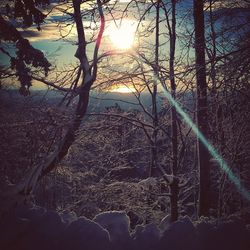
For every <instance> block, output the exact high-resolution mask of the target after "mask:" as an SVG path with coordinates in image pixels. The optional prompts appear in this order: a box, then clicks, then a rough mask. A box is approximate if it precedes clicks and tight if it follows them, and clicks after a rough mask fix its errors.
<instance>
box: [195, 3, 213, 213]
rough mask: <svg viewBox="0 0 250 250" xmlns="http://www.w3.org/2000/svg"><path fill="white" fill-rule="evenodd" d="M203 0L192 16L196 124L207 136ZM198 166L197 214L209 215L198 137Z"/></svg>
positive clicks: (206, 172) (205, 158)
mask: <svg viewBox="0 0 250 250" xmlns="http://www.w3.org/2000/svg"><path fill="white" fill-rule="evenodd" d="M203 7H204V6H203V1H200V0H193V8H194V9H193V16H194V29H195V59H196V82H197V103H196V107H197V117H196V118H197V126H198V128H199V131H200V132H201V133H202V134H203V135H204V136H205V137H206V138H207V136H208V132H207V131H208V125H207V123H208V119H207V83H206V66H205V36H204V33H205V28H204V11H203ZM197 143H198V145H197V146H198V147H197V150H198V167H199V171H200V190H199V211H198V214H199V216H202V215H203V216H207V215H209V207H210V166H209V154H208V151H207V149H206V147H205V145H203V143H202V142H201V141H200V140H199V139H198V141H197Z"/></svg>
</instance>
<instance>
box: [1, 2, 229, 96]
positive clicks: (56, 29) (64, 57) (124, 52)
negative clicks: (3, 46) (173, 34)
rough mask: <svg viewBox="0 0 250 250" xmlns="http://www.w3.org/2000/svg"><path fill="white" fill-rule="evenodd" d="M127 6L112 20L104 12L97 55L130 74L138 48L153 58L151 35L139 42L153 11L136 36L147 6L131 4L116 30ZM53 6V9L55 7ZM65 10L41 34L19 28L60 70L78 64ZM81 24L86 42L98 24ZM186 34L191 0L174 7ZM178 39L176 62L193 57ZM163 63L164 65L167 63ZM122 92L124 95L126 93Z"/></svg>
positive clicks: (164, 55) (151, 21)
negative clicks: (109, 57) (185, 55)
mask: <svg viewBox="0 0 250 250" xmlns="http://www.w3.org/2000/svg"><path fill="white" fill-rule="evenodd" d="M111 2H112V1H111ZM128 2H129V1H127V0H122V1H120V2H119V3H118V4H116V10H115V11H113V12H112V16H111V15H110V9H109V10H107V9H106V8H105V9H104V10H105V12H106V15H105V17H106V29H105V32H104V36H103V40H102V45H101V48H100V53H102V52H107V51H110V50H111V51H116V52H118V54H119V55H117V56H115V57H112V61H111V64H112V67H113V68H114V69H117V70H121V68H122V69H123V70H125V71H128V70H131V69H132V66H133V65H137V64H136V63H131V61H129V60H128V55H129V54H130V53H133V51H135V50H137V49H138V46H140V51H141V52H143V53H144V52H145V51H146V50H143V49H142V48H143V47H145V48H146V47H148V48H149V50H148V48H147V51H148V52H146V53H147V56H148V58H150V57H153V55H154V53H152V52H153V51H154V48H153V44H154V40H155V37H154V33H153V32H152V33H151V34H150V35H149V36H147V37H146V36H145V34H143V35H142V37H141V38H140V39H139V38H138V37H139V34H140V33H141V32H142V30H143V29H146V27H153V26H154V25H155V10H154V8H152V10H151V11H150V13H149V14H147V15H146V16H145V20H143V21H142V22H141V24H140V26H139V29H138V31H139V32H136V28H137V25H138V11H140V14H141V15H142V13H144V11H145V9H146V8H147V6H148V5H147V4H141V5H140V8H139V9H137V8H136V6H134V5H132V4H131V5H130V6H129V8H128V12H127V13H126V15H125V17H124V19H123V23H122V25H121V29H120V30H119V29H117V28H116V25H117V26H119V24H120V22H119V18H120V17H121V16H122V10H123V9H124V8H126V6H127V5H128ZM224 2H225V1H224ZM52 6H54V7H55V5H52ZM110 6H111V5H110ZM67 7H68V6H66V5H61V6H60V8H53V11H52V12H51V13H50V15H49V16H48V17H47V18H46V21H45V23H44V24H43V25H42V26H41V27H42V30H41V31H38V30H37V28H36V27H35V26H33V27H30V28H29V29H23V28H19V31H21V32H22V34H23V35H24V37H26V38H28V39H29V40H30V42H31V43H32V45H33V46H34V47H35V48H38V49H40V50H42V51H43V52H44V54H45V55H46V57H47V58H48V59H49V61H50V62H51V63H52V64H53V65H56V66H57V67H59V68H62V67H65V65H72V64H76V63H77V59H76V58H75V56H74V54H75V51H76V49H77V45H76V44H77V35H76V29H75V26H74V25H73V26H72V25H71V24H72V21H70V20H69V16H68V15H65V14H63V10H65V9H66V8H67ZM83 8H85V9H86V8H88V6H83ZM110 8H111V7H110ZM69 12H72V8H71V9H69ZM163 15H164V13H163V12H161V16H163ZM113 18H117V19H118V20H117V21H116V22H114V20H113ZM83 20H84V21H83V23H84V26H85V28H86V29H85V31H86V37H87V39H90V38H91V37H92V35H93V31H92V30H91V29H89V28H88V27H89V26H92V28H94V27H97V28H98V25H99V23H98V22H97V23H96V26H95V24H93V22H90V17H83ZM62 21H63V23H62ZM69 30H71V32H70V33H69V35H68V36H66V37H64V38H63V39H62V37H61V36H60V34H61V35H62V36H65V35H66V34H67V33H68V32H69ZM160 31H161V33H163V32H167V28H166V26H165V23H161V24H160ZM187 31H188V32H191V31H192V0H185V1H181V2H180V3H178V5H177V34H181V32H187ZM149 33H150V32H149ZM131 34H132V35H131ZM187 34H188V33H187ZM134 36H135V37H134ZM179 38H180V36H179V37H178V39H177V49H176V54H177V56H176V59H178V56H180V55H181V52H183V51H182V50H183V49H184V50H186V52H187V51H189V56H191V57H192V56H193V55H194V54H193V48H191V49H190V50H189V48H188V47H187V46H186V47H185V45H184V44H183V42H184V43H185V42H188V41H187V39H186V40H185V38H184V40H182V42H180V41H179ZM167 40H168V39H167V38H166V37H165V38H163V36H161V40H160V41H161V42H162V43H164V42H165V43H166V44H165V45H164V46H162V47H160V52H161V56H162V58H165V59H166V58H167V54H168V47H169V43H168V41H167ZM128 44H131V47H130V46H128ZM183 46H184V48H183ZM93 48H94V47H93V44H92V45H91V44H90V45H88V55H89V57H90V58H91V57H92V54H93ZM122 58H123V59H122ZM6 60H7V58H4V57H3V58H1V62H4V61H6ZM126 61H129V65H128V66H126ZM165 61H166V63H167V60H165ZM109 63H110V62H109ZM165 66H167V65H165ZM41 86H42V85H39V86H37V87H41ZM124 91H125V92H126V90H124Z"/></svg>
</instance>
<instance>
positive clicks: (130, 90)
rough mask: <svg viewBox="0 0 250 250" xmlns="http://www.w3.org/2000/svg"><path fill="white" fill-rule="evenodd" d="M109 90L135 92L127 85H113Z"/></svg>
mask: <svg viewBox="0 0 250 250" xmlns="http://www.w3.org/2000/svg"><path fill="white" fill-rule="evenodd" d="M110 92H118V93H133V92H135V89H134V88H133V87H127V86H115V87H113V88H112V89H111V90H110Z"/></svg>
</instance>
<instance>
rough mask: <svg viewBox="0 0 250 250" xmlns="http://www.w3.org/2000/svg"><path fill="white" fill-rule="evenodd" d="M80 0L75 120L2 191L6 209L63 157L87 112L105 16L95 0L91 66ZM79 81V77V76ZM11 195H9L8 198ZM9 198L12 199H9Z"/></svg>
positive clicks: (76, 18)
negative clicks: (97, 18)
mask: <svg viewBox="0 0 250 250" xmlns="http://www.w3.org/2000/svg"><path fill="white" fill-rule="evenodd" d="M80 6H81V1H80V0H73V8H74V21H75V23H76V29H77V35H78V49H77V52H76V54H75V56H76V57H77V58H78V59H79V61H80V69H81V72H82V75H83V77H82V82H81V83H80V86H79V88H78V89H79V90H78V91H79V92H78V104H77V107H76V110H75V114H74V119H73V121H72V123H71V126H70V127H69V128H68V130H67V132H66V134H65V136H64V138H63V139H62V140H61V142H60V143H59V144H58V145H57V148H56V149H55V151H54V152H53V153H51V154H50V155H48V157H47V158H46V159H45V160H44V161H43V162H42V163H40V164H38V165H37V166H35V167H34V168H32V169H31V171H30V172H29V173H28V175H27V176H26V178H25V179H24V180H23V182H21V183H19V184H17V185H16V186H14V187H11V188H10V189H9V190H7V191H6V192H5V193H4V194H1V197H0V198H2V197H3V199H6V200H5V206H6V207H7V208H8V207H10V206H12V205H13V204H14V203H15V204H17V203H21V202H23V200H24V199H25V196H26V195H29V194H30V193H31V192H32V191H33V189H34V188H35V186H36V184H37V182H38V181H39V180H40V179H41V178H42V177H43V176H45V175H46V174H47V173H49V172H50V171H51V170H53V169H54V168H55V167H56V165H57V164H58V162H60V161H61V160H62V159H63V158H64V156H65V155H66V154H67V153H68V150H69V148H70V146H71V145H72V144H73V142H74V141H75V134H76V133H77V131H78V129H79V127H80V125H81V122H82V119H83V117H84V115H85V113H86V111H87V107H88V103H89V93H90V89H91V86H92V85H93V83H94V82H95V80H96V76H97V63H98V51H99V47H100V43H101V39H102V35H103V32H104V27H105V19H104V14H103V10H102V4H101V1H100V0H97V6H98V11H99V15H100V23H101V24H100V29H99V33H98V36H97V39H96V42H95V49H94V54H93V63H92V64H91V65H90V63H89V60H88V57H87V54H86V46H87V41H86V38H85V33H84V27H83V23H82V15H81V9H80ZM78 80H79V78H78ZM9 196H10V197H9ZM10 199H11V200H10Z"/></svg>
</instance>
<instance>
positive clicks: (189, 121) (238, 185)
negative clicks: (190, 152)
mask: <svg viewBox="0 0 250 250" xmlns="http://www.w3.org/2000/svg"><path fill="white" fill-rule="evenodd" d="M159 81H160V80H159ZM160 83H161V81H160ZM161 85H162V88H163V93H164V95H165V96H166V97H167V99H168V101H169V103H170V104H171V105H172V106H173V107H175V109H176V111H177V112H178V113H179V114H180V115H181V117H182V118H183V119H184V121H185V122H186V124H187V125H188V126H189V127H190V128H191V129H192V131H193V132H194V134H195V135H196V136H197V137H198V138H199V140H200V141H201V142H202V143H203V144H204V145H205V147H206V148H207V150H208V151H209V152H210V154H211V156H212V157H213V158H214V159H215V160H216V161H217V162H218V165H219V166H220V168H221V169H222V170H223V171H224V172H225V173H226V174H227V176H228V178H229V179H230V180H231V181H232V183H233V184H234V185H235V187H236V188H237V189H238V191H239V192H240V194H241V195H242V196H243V197H245V198H246V200H248V201H250V192H249V191H248V190H247V189H246V188H245V187H244V186H243V184H242V183H241V181H240V179H239V178H238V177H237V176H235V175H234V174H233V172H232V170H231V169H230V167H229V166H228V164H227V163H226V161H225V160H224V159H223V158H222V157H221V156H220V154H219V153H218V152H217V150H216V149H215V148H214V147H213V146H212V145H211V144H210V143H209V141H208V140H207V139H206V138H205V136H204V135H203V134H202V133H201V132H200V131H199V129H198V127H197V126H196V125H195V124H194V122H193V121H192V119H191V118H190V117H189V115H188V114H187V113H185V111H183V109H182V108H181V106H180V104H179V103H178V102H177V101H176V100H175V99H174V98H173V97H172V96H171V94H170V93H169V92H168V91H167V90H166V88H165V86H164V85H163V84H162V83H161Z"/></svg>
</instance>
